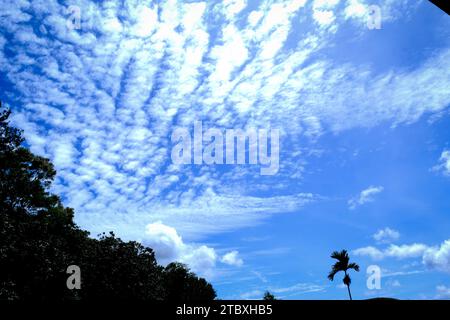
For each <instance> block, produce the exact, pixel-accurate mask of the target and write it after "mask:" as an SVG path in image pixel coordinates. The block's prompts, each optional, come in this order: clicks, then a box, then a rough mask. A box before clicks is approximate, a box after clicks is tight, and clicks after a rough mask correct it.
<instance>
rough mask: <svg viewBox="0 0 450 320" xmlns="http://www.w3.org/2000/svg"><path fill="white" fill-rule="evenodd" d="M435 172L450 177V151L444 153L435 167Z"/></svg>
mask: <svg viewBox="0 0 450 320" xmlns="http://www.w3.org/2000/svg"><path fill="white" fill-rule="evenodd" d="M433 171H436V172H442V174H444V175H446V176H450V150H444V151H442V154H441V157H440V158H439V164H438V165H436V166H434V167H433Z"/></svg>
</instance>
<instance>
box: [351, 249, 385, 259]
mask: <svg viewBox="0 0 450 320" xmlns="http://www.w3.org/2000/svg"><path fill="white" fill-rule="evenodd" d="M353 253H354V254H355V255H357V256H368V257H370V258H372V259H373V260H381V259H383V257H384V253H383V252H382V251H381V250H380V249H377V248H375V247H372V246H368V247H363V248H358V249H355V250H353Z"/></svg>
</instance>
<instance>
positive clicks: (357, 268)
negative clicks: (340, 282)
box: [348, 262, 359, 272]
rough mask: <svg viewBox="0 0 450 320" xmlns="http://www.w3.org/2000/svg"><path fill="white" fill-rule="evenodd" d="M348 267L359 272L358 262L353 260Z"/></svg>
mask: <svg viewBox="0 0 450 320" xmlns="http://www.w3.org/2000/svg"><path fill="white" fill-rule="evenodd" d="M348 269H353V270H355V271H357V272H359V265H357V264H356V263H354V262H352V263H349V264H348Z"/></svg>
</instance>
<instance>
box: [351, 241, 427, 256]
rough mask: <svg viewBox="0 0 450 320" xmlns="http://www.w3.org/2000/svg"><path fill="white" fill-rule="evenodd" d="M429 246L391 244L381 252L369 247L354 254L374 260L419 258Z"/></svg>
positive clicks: (357, 250)
mask: <svg viewBox="0 0 450 320" xmlns="http://www.w3.org/2000/svg"><path fill="white" fill-rule="evenodd" d="M427 248H428V247H427V246H426V245H424V244H421V243H414V244H410V245H394V244H391V245H390V246H389V247H387V248H386V249H384V250H380V249H378V248H376V247H372V246H368V247H363V248H359V249H356V250H353V253H354V254H356V255H358V256H369V257H371V258H372V259H374V260H380V259H384V258H387V257H389V258H397V259H407V258H418V257H421V256H422V255H423V253H424V252H425V250H427Z"/></svg>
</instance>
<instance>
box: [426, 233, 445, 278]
mask: <svg viewBox="0 0 450 320" xmlns="http://www.w3.org/2000/svg"><path fill="white" fill-rule="evenodd" d="M423 263H424V264H425V265H426V266H428V267H429V268H431V269H436V270H440V271H444V272H449V273H450V240H446V241H444V242H443V243H442V244H441V245H440V246H437V247H430V248H428V249H427V250H426V251H425V254H424V255H423Z"/></svg>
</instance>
